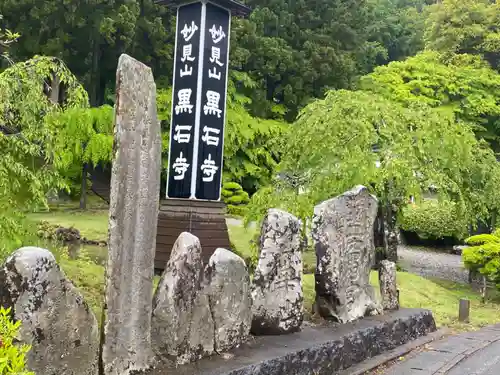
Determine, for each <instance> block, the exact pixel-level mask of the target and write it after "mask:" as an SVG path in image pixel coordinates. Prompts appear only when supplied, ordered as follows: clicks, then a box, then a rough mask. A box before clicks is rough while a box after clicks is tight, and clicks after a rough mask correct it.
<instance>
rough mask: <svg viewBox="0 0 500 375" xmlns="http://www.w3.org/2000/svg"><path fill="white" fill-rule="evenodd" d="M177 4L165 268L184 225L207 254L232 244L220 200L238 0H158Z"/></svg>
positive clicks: (159, 260) (163, 218)
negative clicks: (233, 18)
mask: <svg viewBox="0 0 500 375" xmlns="http://www.w3.org/2000/svg"><path fill="white" fill-rule="evenodd" d="M158 3H159V4H164V5H167V6H175V7H177V28H176V39H175V40H176V42H175V59H174V77H173V93H172V95H173V97H172V120H171V128H170V147H169V162H168V183H167V197H166V198H167V199H166V200H165V201H163V202H162V205H161V208H160V216H159V218H158V226H159V228H160V230H159V233H158V240H157V243H158V246H157V255H156V268H160V269H163V268H164V266H165V264H166V262H167V260H168V254H169V253H170V250H171V248H172V245H173V242H174V241H175V239H176V238H177V237H178V236H179V234H180V233H181V232H183V231H188V232H190V233H193V234H194V235H196V236H197V237H198V238H199V239H200V242H201V246H202V248H203V252H204V258H205V261H208V258H209V257H210V255H211V254H213V252H214V251H215V249H216V248H218V247H220V248H227V247H229V236H228V233H227V226H226V223H225V219H224V210H225V206H224V204H223V203H222V202H221V201H220V200H221V199H220V191H221V182H222V170H223V150H224V124H225V120H226V97H227V77H228V68H229V39H230V35H231V15H239V16H245V15H247V14H249V12H250V10H249V9H248V8H247V7H246V6H244V5H243V4H240V3H238V2H236V1H232V0H211V1H206V0H202V1H194V2H192V1H184V0H161V1H158Z"/></svg>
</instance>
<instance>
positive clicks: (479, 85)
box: [361, 51, 500, 151]
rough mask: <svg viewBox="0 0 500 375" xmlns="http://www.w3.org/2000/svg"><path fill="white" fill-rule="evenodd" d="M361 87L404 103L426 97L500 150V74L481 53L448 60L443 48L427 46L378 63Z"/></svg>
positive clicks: (430, 102)
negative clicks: (405, 56)
mask: <svg viewBox="0 0 500 375" xmlns="http://www.w3.org/2000/svg"><path fill="white" fill-rule="evenodd" d="M361 87H362V88H363V89H365V90H368V91H371V92H374V93H377V94H380V95H383V96H384V97H386V98H388V99H391V100H395V101H398V102H400V103H402V104H404V105H411V104H412V103H415V102H420V103H425V104H427V105H429V106H431V107H437V108H440V110H442V111H448V112H450V113H453V114H454V115H455V116H456V118H457V120H458V121H462V122H466V123H467V124H468V125H469V126H471V127H472V128H473V129H474V131H475V133H476V134H477V135H478V137H480V138H483V139H486V140H487V141H489V142H490V144H491V145H492V146H493V147H494V148H495V150H497V151H498V150H500V148H499V145H500V143H499V140H500V128H499V122H498V121H499V116H500V103H499V102H498V97H499V96H500V75H499V74H498V73H497V72H496V71H495V70H493V69H491V68H490V66H489V65H488V64H487V63H486V62H484V61H482V60H481V59H480V57H479V56H474V55H466V54H463V55H459V56H455V57H454V58H453V59H448V60H447V61H446V58H445V57H444V56H443V55H441V54H439V53H438V52H434V51H426V52H423V53H420V54H418V55H417V56H415V57H411V58H409V59H407V60H405V61H401V62H400V61H398V62H392V63H390V64H389V65H387V66H382V67H378V68H376V69H375V72H374V73H372V74H369V75H367V76H365V77H363V78H362V80H361Z"/></svg>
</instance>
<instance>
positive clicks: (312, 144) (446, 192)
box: [253, 91, 500, 221]
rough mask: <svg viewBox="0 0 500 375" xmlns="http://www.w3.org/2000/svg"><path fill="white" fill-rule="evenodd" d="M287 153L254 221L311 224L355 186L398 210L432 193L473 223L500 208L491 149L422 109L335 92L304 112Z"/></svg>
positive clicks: (258, 200) (257, 202) (259, 198)
mask: <svg viewBox="0 0 500 375" xmlns="http://www.w3.org/2000/svg"><path fill="white" fill-rule="evenodd" d="M283 147H284V150H283V154H282V159H281V163H280V166H279V170H280V172H281V173H282V177H283V178H281V179H279V180H278V181H276V183H275V184H274V186H272V187H269V188H268V189H267V190H263V191H261V192H260V193H258V194H257V195H256V196H255V197H254V198H253V203H254V210H253V213H254V215H255V216H259V215H261V214H262V213H263V212H264V210H265V209H266V207H269V206H279V207H283V208H286V209H288V210H290V211H291V212H293V213H295V214H297V215H299V216H300V217H307V216H309V215H311V213H312V207H313V205H314V204H316V203H318V202H320V201H322V200H325V199H328V198H330V197H332V196H334V195H336V194H340V193H342V192H344V191H346V190H348V189H350V188H352V187H353V186H354V185H357V184H363V185H365V186H369V187H371V189H372V190H373V192H374V193H375V194H376V195H377V197H379V199H381V200H382V202H389V203H390V204H392V205H395V206H396V207H398V208H402V207H403V204H405V202H407V199H408V198H409V197H410V196H414V197H416V199H417V200H418V199H419V198H420V197H421V196H422V192H425V191H428V190H429V189H430V188H431V187H432V188H433V189H438V191H439V193H440V194H441V196H444V197H448V198H449V199H451V200H452V201H453V202H455V203H456V205H457V209H458V210H459V212H460V214H461V215H464V217H465V218H466V219H467V220H468V221H472V220H475V218H476V216H477V215H479V216H481V215H485V216H486V215H488V212H489V210H491V209H497V208H498V205H499V204H500V196H499V194H500V193H499V192H498V189H497V188H496V186H497V185H496V184H498V182H499V178H500V169H499V167H498V163H497V162H496V159H495V156H494V154H493V152H492V151H491V149H490V148H489V147H488V146H487V145H486V144H484V143H483V142H481V141H478V140H476V138H475V137H474V133H473V132H472V130H471V129H470V128H469V127H468V126H467V125H465V124H459V123H457V122H456V121H455V119H454V117H453V116H451V115H446V114H445V113H443V112H441V111H437V110H434V109H432V108H430V107H428V106H425V105H420V104H419V103H415V104H414V105H412V106H411V107H403V106H401V105H399V104H398V103H395V102H393V101H390V100H388V99H385V98H383V97H380V96H377V95H374V94H373V93H365V92H350V91H336V92H335V91H332V92H330V93H328V95H327V96H326V98H325V99H324V100H318V101H315V102H314V103H311V104H310V105H308V106H307V107H306V108H305V109H304V110H303V111H302V113H301V115H300V117H299V118H298V121H297V122H296V123H295V124H294V126H293V131H292V132H290V133H289V134H288V137H287V138H286V139H285V141H284V142H283ZM495 181H496V182H495Z"/></svg>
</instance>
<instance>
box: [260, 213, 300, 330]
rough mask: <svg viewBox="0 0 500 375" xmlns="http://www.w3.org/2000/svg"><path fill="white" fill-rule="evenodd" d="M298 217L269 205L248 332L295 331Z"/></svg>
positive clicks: (297, 314)
mask: <svg viewBox="0 0 500 375" xmlns="http://www.w3.org/2000/svg"><path fill="white" fill-rule="evenodd" d="M301 245H302V243H301V234H300V221H299V220H298V219H297V218H296V217H295V216H293V215H291V214H289V213H287V212H284V211H280V210H276V209H271V210H269V212H268V213H267V216H266V218H265V219H264V222H263V224H262V229H261V237H260V259H259V263H258V265H257V269H256V270H255V275H254V279H253V285H252V298H253V308H252V312H253V322H252V333H254V334H256V335H272V334H284V333H291V332H296V331H298V330H299V329H300V326H301V325H302V321H303V318H304V317H303V310H304V308H303V299H304V298H303V293H302V252H301V250H302V246H301Z"/></svg>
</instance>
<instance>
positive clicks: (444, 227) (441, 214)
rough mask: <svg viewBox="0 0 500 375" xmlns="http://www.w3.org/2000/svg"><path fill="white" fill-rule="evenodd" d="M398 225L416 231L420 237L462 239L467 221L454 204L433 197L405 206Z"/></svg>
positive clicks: (408, 230) (465, 231)
mask: <svg viewBox="0 0 500 375" xmlns="http://www.w3.org/2000/svg"><path fill="white" fill-rule="evenodd" d="M398 221H399V227H400V228H401V229H403V230H404V231H407V232H414V233H416V234H417V235H418V236H419V237H420V238H421V239H429V240H439V239H443V238H446V237H452V238H456V239H458V240H461V239H464V238H465V237H466V236H467V221H466V220H465V219H464V218H463V217H462V216H461V215H460V213H459V212H458V209H457V207H456V204H455V203H453V202H450V201H438V200H434V199H428V200H424V201H423V202H421V203H419V204H411V205H408V206H407V207H405V208H404V209H403V211H402V214H401V215H400V216H399V218H398Z"/></svg>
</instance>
